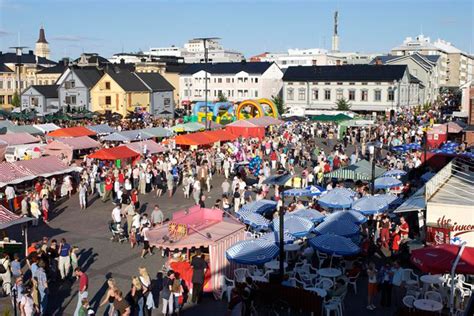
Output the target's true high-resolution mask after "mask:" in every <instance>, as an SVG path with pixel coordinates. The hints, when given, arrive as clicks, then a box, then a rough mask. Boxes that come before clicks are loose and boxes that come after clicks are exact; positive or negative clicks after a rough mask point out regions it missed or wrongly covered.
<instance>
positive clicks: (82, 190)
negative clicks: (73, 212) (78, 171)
mask: <svg viewBox="0 0 474 316" xmlns="http://www.w3.org/2000/svg"><path fill="white" fill-rule="evenodd" d="M78 191H79V206H80V208H81V210H85V209H86V208H87V185H86V183H85V182H83V181H81V183H79V188H78Z"/></svg>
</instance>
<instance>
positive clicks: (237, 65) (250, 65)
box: [181, 61, 273, 75]
mask: <svg viewBox="0 0 474 316" xmlns="http://www.w3.org/2000/svg"><path fill="white" fill-rule="evenodd" d="M272 64H273V63H271V62H245V61H243V62H234V63H215V64H210V63H208V64H191V65H189V66H188V67H187V68H185V69H184V70H183V71H182V72H181V74H185V75H192V74H195V73H196V72H199V71H201V70H204V71H207V72H208V73H211V74H237V73H239V72H241V71H243V72H246V73H248V74H260V75H261V74H263V73H264V72H265V71H267V69H268V68H270V66H271V65H272Z"/></svg>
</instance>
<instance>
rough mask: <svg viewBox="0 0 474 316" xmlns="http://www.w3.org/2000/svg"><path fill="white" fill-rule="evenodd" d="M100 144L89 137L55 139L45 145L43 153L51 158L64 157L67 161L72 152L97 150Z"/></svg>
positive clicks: (69, 159) (71, 156)
mask: <svg viewBox="0 0 474 316" xmlns="http://www.w3.org/2000/svg"><path fill="white" fill-rule="evenodd" d="M99 147H100V143H99V142H97V141H95V140H93V139H92V138H90V137H89V136H81V137H74V138H57V139H56V140H55V141H53V142H51V143H49V144H48V145H46V147H45V149H44V153H45V154H46V155H51V156H63V155H64V156H65V157H67V159H68V161H71V160H72V158H73V154H74V150H82V149H90V148H99Z"/></svg>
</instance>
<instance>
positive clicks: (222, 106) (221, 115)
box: [193, 101, 234, 123]
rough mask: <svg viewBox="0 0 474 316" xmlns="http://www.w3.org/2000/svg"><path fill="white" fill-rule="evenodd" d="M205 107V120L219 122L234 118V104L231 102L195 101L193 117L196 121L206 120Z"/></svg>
mask: <svg viewBox="0 0 474 316" xmlns="http://www.w3.org/2000/svg"><path fill="white" fill-rule="evenodd" d="M206 107H207V120H208V121H215V122H216V123H220V122H221V120H222V121H233V120H234V105H233V104H232V103H231V102H216V103H213V102H207V104H206V102H202V101H200V102H196V104H194V107H193V117H195V119H196V120H197V121H198V122H203V121H205V120H206Z"/></svg>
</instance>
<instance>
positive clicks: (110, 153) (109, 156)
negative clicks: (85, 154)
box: [89, 146, 140, 160]
mask: <svg viewBox="0 0 474 316" xmlns="http://www.w3.org/2000/svg"><path fill="white" fill-rule="evenodd" d="M138 156H140V154H139V153H137V152H136V151H134V150H131V149H130V148H128V147H127V146H118V147H113V148H103V149H101V150H98V151H96V152H95V153H93V154H90V155H89V158H95V159H99V160H117V159H128V158H135V157H138Z"/></svg>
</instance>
